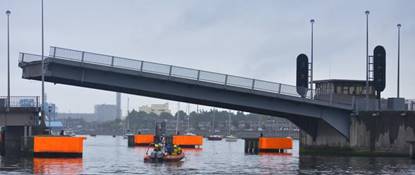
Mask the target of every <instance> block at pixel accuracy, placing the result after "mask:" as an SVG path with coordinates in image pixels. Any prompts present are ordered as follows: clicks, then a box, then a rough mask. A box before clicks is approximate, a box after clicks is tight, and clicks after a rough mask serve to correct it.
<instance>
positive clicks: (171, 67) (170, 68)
mask: <svg viewBox="0 0 415 175" xmlns="http://www.w3.org/2000/svg"><path fill="white" fill-rule="evenodd" d="M172 69H173V66H172V65H170V67H169V77H170V76H171V70H172Z"/></svg>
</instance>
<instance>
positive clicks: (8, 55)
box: [6, 10, 11, 111]
mask: <svg viewBox="0 0 415 175" xmlns="http://www.w3.org/2000/svg"><path fill="white" fill-rule="evenodd" d="M10 14H11V11H10V10H7V11H6V15H7V107H6V109H7V111H10Z"/></svg>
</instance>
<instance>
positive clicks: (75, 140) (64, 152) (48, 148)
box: [33, 136, 84, 157]
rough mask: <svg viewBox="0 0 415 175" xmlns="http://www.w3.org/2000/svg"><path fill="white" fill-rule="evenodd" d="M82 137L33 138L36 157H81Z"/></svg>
mask: <svg viewBox="0 0 415 175" xmlns="http://www.w3.org/2000/svg"><path fill="white" fill-rule="evenodd" d="M83 144H84V137H71V136H34V138H33V153H34V156H36V157H82V153H83V148H84V147H83Z"/></svg>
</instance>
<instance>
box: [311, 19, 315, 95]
mask: <svg viewBox="0 0 415 175" xmlns="http://www.w3.org/2000/svg"><path fill="white" fill-rule="evenodd" d="M314 22H315V20H314V19H311V20H310V23H311V62H310V89H311V91H310V95H311V99H313V55H314Z"/></svg>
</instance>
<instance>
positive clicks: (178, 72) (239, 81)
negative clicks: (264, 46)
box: [49, 47, 311, 98]
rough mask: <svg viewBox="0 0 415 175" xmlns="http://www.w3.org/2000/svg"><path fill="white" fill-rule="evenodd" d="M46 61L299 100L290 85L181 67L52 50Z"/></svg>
mask: <svg viewBox="0 0 415 175" xmlns="http://www.w3.org/2000/svg"><path fill="white" fill-rule="evenodd" d="M49 57H51V58H60V59H69V60H74V61H80V62H85V63H92V64H99V65H104V66H110V67H117V68H124V69H130V70H135V71H142V72H146V73H154V74H161V75H166V76H172V77H178V78H185V79H191V80H197V81H203V82H209V83H215V84H220V85H225V86H233V87H239V88H245V89H250V90H257V91H265V92H270V93H276V94H283V95H290V96H296V97H300V95H298V93H297V87H296V86H292V85H286V84H281V83H275V82H270V81H264V80H257V79H252V78H245V77H240V76H235V75H228V74H222V73H216V72H210V71H204V70H197V69H191V68H185V67H180V66H173V65H167V64H160V63H154V62H149V61H141V60H135V59H129V58H122V57H116V56H111V55H104V54H97V53H92V52H86V51H79V50H73V49H66V48H60V47H51V48H50V53H49ZM305 91H308V93H307V98H311V95H310V94H311V93H310V90H308V89H305Z"/></svg>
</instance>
